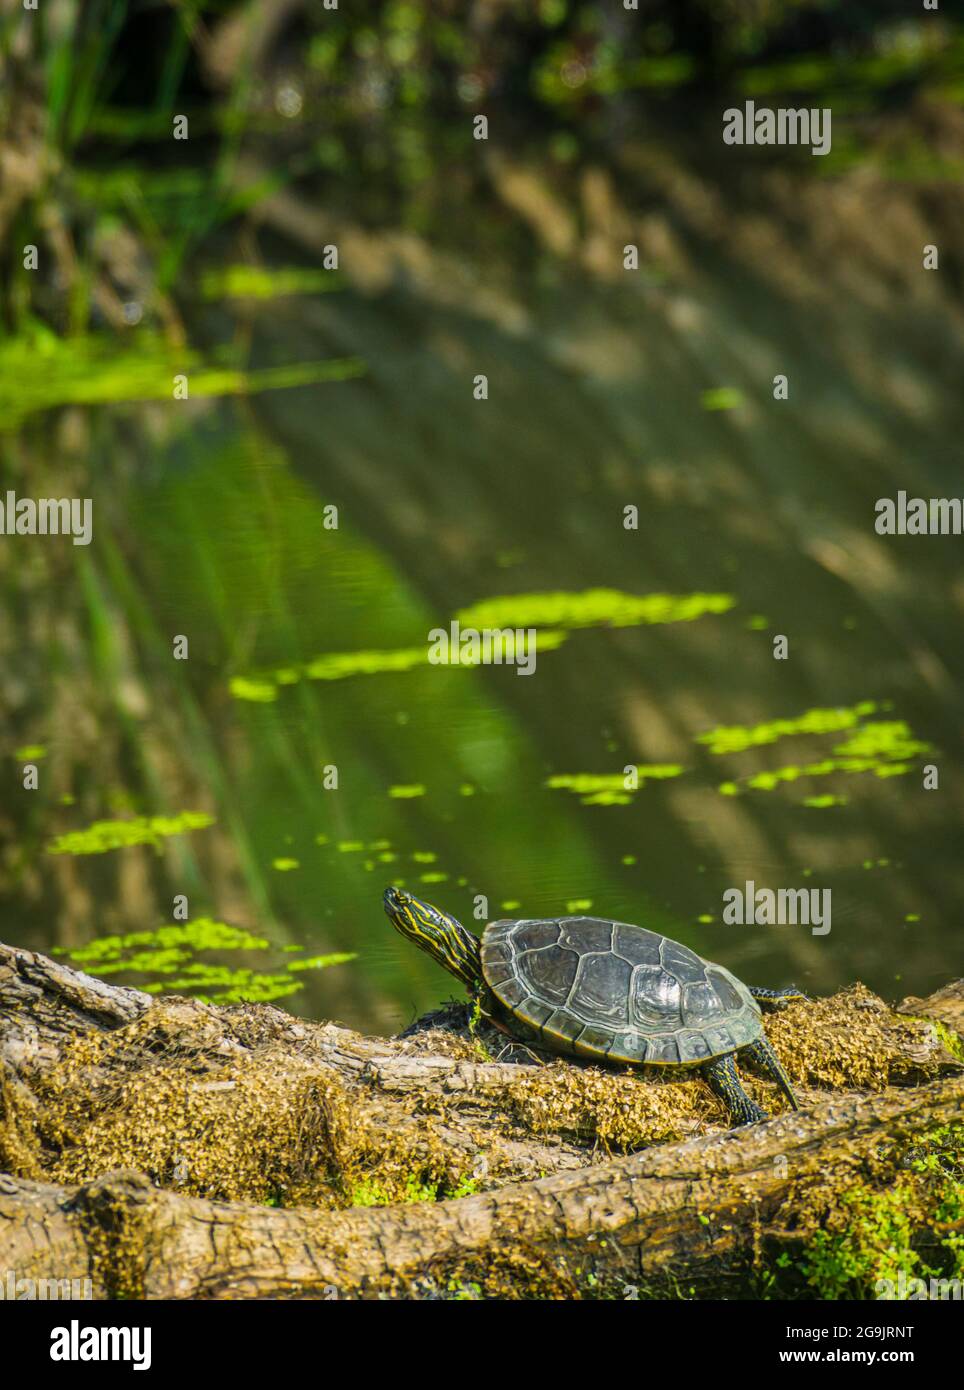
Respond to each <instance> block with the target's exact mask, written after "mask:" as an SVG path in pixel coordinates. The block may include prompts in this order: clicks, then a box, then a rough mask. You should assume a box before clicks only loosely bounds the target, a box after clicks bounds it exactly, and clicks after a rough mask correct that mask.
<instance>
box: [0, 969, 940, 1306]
mask: <svg viewBox="0 0 964 1390" xmlns="http://www.w3.org/2000/svg"><path fill="white" fill-rule="evenodd" d="M901 1008H903V1009H906V1010H908V1012H907V1013H904V1014H901V1013H898V1012H895V1011H893V1010H891V1009H889V1008H888V1007H887V1006H886V1005H884V1004H883V1003H882V1002H881V1001H880V1000H878V999H877V998H876V997H875V996H873V995H872V994H870V992H869V991H867V990H865V989H863V987H861V986H854V987H852V988H851V989H850V990H846V991H843V992H842V993H841V994H839V995H837V996H834V998H832V999H829V1000H821V1001H816V1002H814V1003H813V1004H807V1005H794V1006H791V1008H789V1009H787V1010H785V1011H783V1012H782V1013H781V1014H779V1015H774V1016H772V1018H771V1019H770V1020H768V1033H769V1036H770V1038H771V1040H772V1041H773V1043H774V1046H775V1047H776V1048H777V1050H778V1052H779V1053H780V1055H781V1058H782V1060H783V1061H784V1064H785V1065H786V1066H787V1068H788V1069H789V1071H790V1073H791V1075H792V1077H793V1079H794V1083H795V1086H796V1087H797V1089H798V1092H799V1095H800V1098H801V1102H802V1104H803V1109H802V1110H801V1111H800V1112H798V1113H792V1112H786V1113H782V1114H778V1115H776V1116H775V1117H774V1118H773V1119H771V1120H770V1121H768V1122H767V1123H764V1124H760V1125H755V1126H752V1127H750V1128H748V1129H744V1130H738V1131H732V1130H728V1129H727V1128H726V1123H727V1122H726V1117H725V1116H724V1115H723V1113H722V1111H721V1110H720V1108H719V1106H718V1103H717V1102H716V1100H715V1098H714V1097H713V1096H712V1094H711V1093H710V1091H709V1090H708V1088H706V1087H705V1086H704V1084H703V1083H702V1081H700V1080H699V1079H698V1078H686V1077H681V1076H677V1079H670V1080H668V1081H667V1080H666V1079H665V1078H661V1077H655V1078H654V1077H652V1076H651V1075H648V1074H647V1075H639V1074H637V1075H631V1074H623V1073H617V1072H613V1071H603V1070H601V1069H597V1068H588V1067H582V1066H575V1065H571V1064H569V1063H566V1062H561V1061H552V1062H550V1063H548V1064H546V1063H545V1062H544V1061H543V1060H542V1059H541V1058H539V1057H535V1056H534V1055H533V1054H532V1053H531V1052H528V1051H526V1050H525V1049H521V1048H512V1047H511V1046H510V1047H509V1052H508V1055H507V1056H504V1057H503V1058H502V1060H491V1059H490V1058H489V1057H486V1056H485V1055H484V1052H485V1048H484V1044H488V1045H489V1049H490V1053H491V1054H493V1055H495V1056H498V1054H499V1053H500V1052H503V1053H504V1052H505V1050H506V1047H507V1040H506V1039H505V1038H503V1037H501V1036H500V1035H496V1034H493V1033H489V1032H487V1031H486V1029H485V1028H483V1030H482V1033H481V1036H475V1035H473V1034H472V1033H471V1032H470V1031H469V1029H468V1027H467V1026H466V1014H465V1010H464V1009H463V1008H461V1007H455V1006H453V1007H452V1008H450V1009H449V1010H447V1011H443V1012H442V1013H441V1014H439V1015H436V1016H433V1017H431V1018H430V1019H428V1020H426V1021H425V1025H426V1026H423V1027H421V1028H416V1030H409V1033H408V1035H406V1036H403V1037H401V1038H397V1039H392V1040H384V1039H378V1038H364V1037H361V1036H360V1035H358V1034H356V1033H353V1032H350V1031H348V1030H346V1029H342V1028H337V1027H335V1026H333V1025H330V1024H317V1023H312V1022H309V1021H302V1020H297V1019H295V1018H293V1017H292V1016H290V1015H288V1014H286V1013H283V1012H282V1011H280V1010H278V1009H275V1008H272V1007H268V1006H253V1005H241V1006H233V1007H227V1008H215V1007H213V1006H210V1005H205V1004H201V1003H197V1002H194V1001H190V1000H185V999H180V998H161V999H155V998H152V997H150V996H148V995H145V994H142V993H140V992H139V991H137V990H133V989H123V988H117V987H114V986H110V985H106V984H104V983H103V982H102V981H97V980H93V979H91V978H90V977H88V976H85V975H82V974H80V973H78V972H76V971H73V970H71V969H69V968H68V967H66V966H64V965H62V964H60V963H58V962H55V961H52V960H49V959H47V958H45V957H43V956H40V955H35V954H32V953H29V952H25V951H19V950H15V949H12V948H9V947H5V946H2V945H0V1169H3V1170H5V1172H3V1173H0V1269H9V1270H13V1271H15V1272H16V1274H17V1276H18V1277H30V1278H58V1279H70V1278H84V1277H89V1278H90V1279H91V1281H92V1286H93V1291H94V1294H95V1296H101V1297H106V1296H111V1295H117V1294H122V1295H128V1296H145V1297H150V1298H181V1297H212V1298H215V1297H245V1296H259V1297H264V1296H287V1297H325V1296H328V1297H353V1296H374V1295H378V1294H385V1293H389V1294H392V1293H394V1294H402V1295H405V1294H408V1295H413V1294H414V1295H421V1296H426V1295H435V1296H446V1295H447V1294H448V1293H449V1292H450V1291H451V1290H453V1289H458V1290H466V1289H468V1290H470V1291H471V1290H473V1289H475V1288H476V1287H477V1288H478V1289H480V1290H481V1291H482V1292H483V1293H489V1294H504V1295H511V1296H527V1295H530V1296H531V1295H532V1294H539V1293H543V1294H548V1295H554V1296H560V1295H562V1296H565V1295H578V1294H580V1293H584V1292H586V1290H587V1289H588V1288H590V1287H591V1288H595V1289H597V1290H598V1289H603V1290H604V1291H606V1292H610V1293H615V1294H616V1295H617V1296H619V1295H620V1294H623V1295H625V1292H626V1289H627V1288H635V1289H638V1288H641V1287H643V1288H646V1287H653V1288H658V1287H662V1286H663V1285H664V1284H665V1283H666V1282H667V1281H669V1280H672V1281H675V1282H676V1283H677V1284H679V1285H682V1286H684V1287H686V1288H689V1287H691V1286H692V1287H696V1288H698V1289H699V1290H700V1291H703V1292H710V1291H712V1292H721V1291H726V1292H730V1293H732V1292H739V1291H741V1290H745V1289H746V1288H748V1287H751V1286H752V1281H753V1279H754V1278H755V1277H756V1276H755V1274H754V1267H755V1265H758V1264H759V1262H760V1261H761V1259H765V1258H766V1257H767V1256H771V1255H773V1254H774V1253H776V1252H777V1251H778V1250H789V1251H791V1252H793V1251H795V1250H796V1249H797V1248H798V1247H799V1246H800V1245H801V1243H802V1242H804V1241H805V1240H806V1239H807V1238H808V1237H809V1236H811V1235H812V1233H813V1230H814V1229H815V1226H817V1225H819V1224H820V1222H821V1220H822V1219H823V1214H824V1213H825V1212H826V1211H827V1210H828V1209H829V1207H830V1206H831V1205H832V1203H833V1202H834V1201H835V1200H836V1199H837V1198H838V1197H839V1194H840V1192H841V1190H843V1189H845V1188H846V1187H847V1185H848V1184H850V1183H854V1182H856V1181H858V1180H859V1181H866V1180H868V1179H870V1180H873V1181H875V1182H877V1183H880V1184H886V1183H887V1182H890V1181H893V1180H894V1175H895V1174H898V1173H899V1172H900V1171H901V1164H902V1163H903V1162H904V1161H905V1159H906V1155H907V1154H908V1153H909V1152H910V1153H912V1152H913V1151H914V1146H915V1144H919V1143H921V1142H922V1141H923V1140H924V1138H925V1136H927V1135H930V1134H932V1133H933V1132H935V1131H937V1130H940V1129H942V1127H944V1126H947V1125H950V1124H953V1123H955V1122H959V1121H960V1120H961V1118H962V1116H964V1068H962V1067H961V1064H960V1062H959V1061H958V1060H957V1057H956V1056H955V1055H954V1051H951V1050H949V1047H950V1048H953V1049H954V1050H955V1051H956V1040H955V1038H954V1037H953V1031H954V1030H955V1028H956V1027H957V1026H959V1025H960V1021H961V1017H962V1013H964V982H960V981H959V982H957V983H956V984H954V985H950V986H948V987H946V988H945V989H944V990H941V991H939V992H938V993H937V994H936V995H934V996H932V998H931V999H930V1000H926V1001H918V1000H908V1001H905V1003H904V1005H902V1006H901ZM928 1018H932V1019H934V1020H935V1021H936V1022H937V1023H939V1024H940V1025H942V1026H941V1027H940V1028H938V1027H935V1026H934V1024H933V1023H931V1022H928V1021H927V1020H928ZM746 1080H747V1084H748V1088H749V1089H751V1090H752V1091H753V1093H754V1095H756V1096H757V1097H758V1098H759V1099H760V1100H761V1101H762V1102H763V1103H764V1104H766V1105H767V1106H768V1108H770V1109H772V1110H776V1109H777V1108H778V1106H779V1101H778V1099H777V1097H776V1094H775V1092H774V1091H773V1088H771V1087H770V1086H769V1085H768V1083H765V1082H764V1081H762V1080H759V1079H756V1078H754V1077H750V1076H747V1077H746ZM643 1146H645V1147H643ZM621 1149H622V1150H625V1149H630V1150H632V1149H636V1150H638V1151H636V1152H628V1153H625V1152H624V1153H622V1154H621V1155H620V1156H614V1153H615V1152H618V1151H619V1150H621ZM463 1193H464V1194H466V1195H461V1194H463ZM413 1197H423V1198H433V1197H434V1198H435V1200H411V1199H412V1198H413ZM373 1203H374V1204H373ZM941 1234H942V1235H945V1234H946V1232H945V1231H942V1232H941ZM921 1238H922V1240H923V1241H924V1242H925V1243H926V1241H927V1239H928V1232H927V1231H926V1230H924V1231H922V1233H921Z"/></svg>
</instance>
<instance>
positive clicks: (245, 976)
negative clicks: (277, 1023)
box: [58, 917, 355, 1004]
mask: <svg viewBox="0 0 964 1390" xmlns="http://www.w3.org/2000/svg"><path fill="white" fill-rule="evenodd" d="M270 949H272V943H271V942H270V941H268V940H266V939H265V938H263V937H259V936H255V935H253V934H252V933H251V932H249V931H247V930H245V929H244V928H242V927H234V926H231V925H230V924H229V923H227V922H216V921H214V920H212V919H211V918H210V917H198V918H197V919H196V920H194V921H192V922H184V923H175V924H171V925H168V926H163V927H158V928H157V929H156V930H153V931H139V932H129V933H127V934H126V935H124V936H104V937H100V938H98V939H97V940H95V941H90V942H88V943H87V944H86V945H85V946H79V947H77V948H76V949H74V950H70V951H66V952H61V953H58V954H64V955H66V956H67V957H68V959H69V960H70V961H71V962H72V964H74V965H76V966H77V967H78V968H79V969H82V970H86V971H89V972H90V973H91V974H94V975H100V976H109V975H117V974H120V973H121V972H127V973H134V974H139V975H149V976H161V977H163V978H161V979H154V980H149V981H148V982H147V983H144V984H140V985H139V986H138V987H139V988H140V989H143V990H144V992H145V993H147V994H161V993H167V994H175V993H179V992H180V993H183V992H190V993H191V994H192V995H193V996H194V997H195V998H198V999H201V1000H204V1001H206V1002H209V1003H214V1002H217V1003H219V1004H232V1003H241V1002H248V1003H267V1002H269V1001H270V1000H273V999H282V998H284V997H285V996H287V995H289V994H294V993H296V992H297V991H298V990H299V989H301V988H302V987H303V986H302V985H301V984H300V983H299V982H298V981H296V980H293V979H292V978H291V974H292V973H298V972H303V971H306V970H324V969H327V967H328V966H331V965H341V964H343V963H344V962H346V961H349V960H354V959H355V954H354V953H345V952H334V953H331V954H328V955H321V956H310V957H305V958H304V959H301V960H295V961H289V962H288V963H287V965H286V967H285V971H286V973H284V974H278V973H271V972H270V971H259V970H254V969H252V968H250V967H247V966H244V967H239V966H232V965H226V964H223V963H217V962H207V961H199V960H197V959H196V958H195V957H196V953H197V952H199V951H267V950H270ZM284 949H285V950H286V951H302V950H303V949H304V948H303V947H301V946H287V947H285V948H284ZM199 991H206V992H204V993H199ZM211 991H214V992H213V993H212V992H211Z"/></svg>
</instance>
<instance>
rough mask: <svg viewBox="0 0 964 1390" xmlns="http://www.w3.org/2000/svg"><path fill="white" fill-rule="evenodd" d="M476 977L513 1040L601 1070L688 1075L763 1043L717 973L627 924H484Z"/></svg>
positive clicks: (754, 1019) (593, 920) (746, 1001)
mask: <svg viewBox="0 0 964 1390" xmlns="http://www.w3.org/2000/svg"><path fill="white" fill-rule="evenodd" d="M482 973H483V975H484V976H485V982H486V984H487V985H488V987H489V989H490V990H491V991H492V993H493V994H494V995H495V998H496V999H497V1000H498V1002H499V1003H500V1004H501V1005H502V1007H503V1009H504V1010H505V1011H506V1014H507V1015H508V1021H509V1022H510V1024H512V1025H513V1029H514V1031H518V1032H520V1033H521V1034H522V1035H523V1036H529V1037H532V1038H534V1039H535V1040H536V1041H538V1042H541V1043H542V1045H543V1046H544V1047H548V1048H550V1049H551V1050H552V1051H555V1052H572V1053H575V1054H576V1055H577V1056H581V1057H592V1058H595V1059H596V1060H597V1061H600V1062H617V1063H622V1062H629V1063H640V1062H645V1063H646V1064H647V1065H651V1066H653V1065H656V1066H677V1067H678V1066H693V1065H696V1064H697V1063H699V1062H706V1061H708V1060H709V1059H710V1058H711V1057H718V1056H720V1055H721V1054H722V1053H724V1052H732V1051H734V1050H735V1049H736V1048H740V1047H744V1046H745V1045H746V1044H747V1043H749V1042H753V1041H754V1039H756V1038H758V1037H759V1036H760V1033H761V1023H760V1009H759V1006H758V1004H757V1003H756V1000H755V999H754V998H753V996H752V995H751V994H750V992H749V990H748V989H747V987H746V985H744V984H741V982H740V981H739V980H738V979H737V978H736V977H735V976H734V975H731V974H730V972H729V971H728V970H726V969H725V968H724V967H723V966H722V965H713V964H712V963H711V962H709V961H705V960H703V959H702V958H701V957H700V956H698V955H696V953H695V952H694V951H691V950H689V949H688V947H686V946H681V945H680V944H679V942H678V941H671V940H670V938H669V937H668V936H661V935H660V934H659V933H658V932H652V931H647V930H646V928H645V927H636V926H631V925H630V924H629V923H627V922H609V921H605V920H603V919H602V918H599V917H557V918H553V919H551V920H531V919H529V920H522V921H519V920H507V921H501V922H490V923H489V925H488V926H487V927H486V929H485V933H484V935H483V937H482Z"/></svg>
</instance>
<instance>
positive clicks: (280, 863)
mask: <svg viewBox="0 0 964 1390" xmlns="http://www.w3.org/2000/svg"><path fill="white" fill-rule="evenodd" d="M271 867H272V869H276V870H277V872H278V873H279V874H290V873H291V871H292V869H300V868H301V860H300V859H288V858H285V857H284V856H282V857H281V858H279V859H272V861H271Z"/></svg>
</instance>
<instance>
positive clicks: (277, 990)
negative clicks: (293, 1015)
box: [140, 963, 303, 1004]
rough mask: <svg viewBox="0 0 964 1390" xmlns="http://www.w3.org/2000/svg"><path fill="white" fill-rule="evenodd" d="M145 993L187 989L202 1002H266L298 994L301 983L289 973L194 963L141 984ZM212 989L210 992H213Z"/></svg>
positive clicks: (174, 992) (173, 992) (176, 991)
mask: <svg viewBox="0 0 964 1390" xmlns="http://www.w3.org/2000/svg"><path fill="white" fill-rule="evenodd" d="M140 988H141V989H143V990H144V993H145V994H161V993H166V994H179V993H184V992H186V991H190V992H191V994H192V996H193V997H194V998H195V999H198V1000H200V1001H201V1003H204V1004H269V1003H271V1002H272V1000H275V999H284V998H285V997H286V996H287V995H289V994H297V993H298V991H299V990H300V989H302V988H303V986H302V985H301V984H300V983H299V982H298V981H297V980H292V979H291V977H290V975H270V974H260V973H259V972H258V971H255V970H248V969H236V968H232V967H231V966H228V965H205V964H201V963H195V964H193V965H188V966H186V967H185V969H184V971H183V972H182V973H181V974H180V975H179V976H178V977H177V979H174V980H168V981H164V982H163V983H162V982H159V981H155V982H153V983H151V984H146V985H141V986H140ZM212 991H213V992H212Z"/></svg>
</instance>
